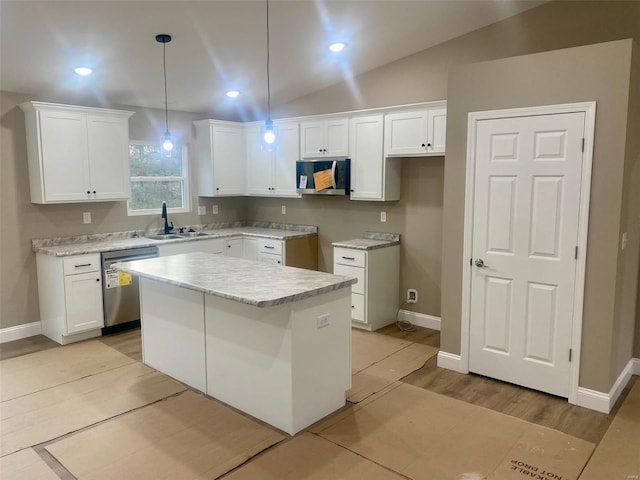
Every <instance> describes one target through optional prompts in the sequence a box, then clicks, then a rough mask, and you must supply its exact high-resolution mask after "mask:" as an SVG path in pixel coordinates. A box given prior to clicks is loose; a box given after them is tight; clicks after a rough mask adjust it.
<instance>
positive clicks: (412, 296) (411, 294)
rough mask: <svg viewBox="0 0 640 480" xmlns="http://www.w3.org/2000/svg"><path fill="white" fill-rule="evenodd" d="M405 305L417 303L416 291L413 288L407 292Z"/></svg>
mask: <svg viewBox="0 0 640 480" xmlns="http://www.w3.org/2000/svg"><path fill="white" fill-rule="evenodd" d="M407 303H418V291H417V290H416V289H415V288H410V289H409V290H407Z"/></svg>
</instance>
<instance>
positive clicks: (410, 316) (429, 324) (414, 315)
mask: <svg viewBox="0 0 640 480" xmlns="http://www.w3.org/2000/svg"><path fill="white" fill-rule="evenodd" d="M398 320H406V321H409V322H411V323H413V324H414V325H415V326H417V327H424V328H431V329H432V330H440V317H434V316H433V315H426V314H424V313H418V312H411V311H409V310H400V312H398Z"/></svg>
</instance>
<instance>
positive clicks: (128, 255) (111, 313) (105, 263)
mask: <svg viewBox="0 0 640 480" xmlns="http://www.w3.org/2000/svg"><path fill="white" fill-rule="evenodd" d="M157 256H158V247H138V248H129V249H126V250H114V251H111V252H103V253H102V254H101V258H102V275H103V281H102V304H103V307H104V328H103V329H102V333H103V334H105V333H113V332H116V331H119V330H124V329H126V328H132V327H135V326H137V325H139V324H140V292H139V288H138V278H137V277H134V276H132V275H129V274H127V273H123V272H118V271H116V270H114V269H113V268H111V265H112V264H114V263H117V262H126V261H130V260H142V259H144V258H152V257H157Z"/></svg>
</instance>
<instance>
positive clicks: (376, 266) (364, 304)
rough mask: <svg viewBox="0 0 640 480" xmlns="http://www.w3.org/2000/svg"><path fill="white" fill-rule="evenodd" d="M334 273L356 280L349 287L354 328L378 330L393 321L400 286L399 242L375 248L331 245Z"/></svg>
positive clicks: (397, 307)
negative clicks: (362, 248)
mask: <svg viewBox="0 0 640 480" xmlns="http://www.w3.org/2000/svg"><path fill="white" fill-rule="evenodd" d="M333 273H334V274H335V275H344V276H347V277H356V278H357V279H358V283H356V284H354V285H353V286H352V287H351V319H352V325H353V326H354V327H358V328H362V329H365V330H377V329H379V328H381V327H384V326H385V325H389V324H390V323H394V322H395V321H396V315H397V314H398V309H399V304H398V294H399V288H400V246H399V245H394V246H390V247H384V248H377V249H374V250H360V249H354V248H344V247H334V249H333Z"/></svg>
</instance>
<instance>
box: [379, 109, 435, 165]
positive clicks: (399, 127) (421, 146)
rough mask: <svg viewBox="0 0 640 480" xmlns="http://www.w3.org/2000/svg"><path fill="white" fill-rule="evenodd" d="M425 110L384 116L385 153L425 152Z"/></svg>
mask: <svg viewBox="0 0 640 480" xmlns="http://www.w3.org/2000/svg"><path fill="white" fill-rule="evenodd" d="M427 143H429V142H428V139H427V111H426V110H417V111H412V112H398V113H389V114H387V115H386V116H385V137H384V150H385V155H396V156H402V155H419V154H425V153H426V152H427Z"/></svg>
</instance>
